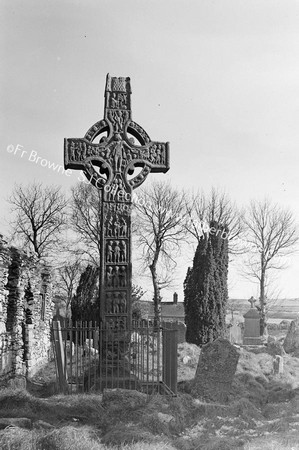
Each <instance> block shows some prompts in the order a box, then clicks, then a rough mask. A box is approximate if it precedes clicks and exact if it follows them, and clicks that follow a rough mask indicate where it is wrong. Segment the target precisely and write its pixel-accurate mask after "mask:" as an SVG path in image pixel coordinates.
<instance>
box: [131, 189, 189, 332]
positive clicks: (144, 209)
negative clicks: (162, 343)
mask: <svg viewBox="0 0 299 450" xmlns="http://www.w3.org/2000/svg"><path fill="white" fill-rule="evenodd" d="M184 217H185V201H184V193H182V192H179V191H177V190H175V189H173V188H172V187H171V185H170V184H169V183H163V182H154V183H152V185H150V186H149V187H147V188H144V189H140V190H139V192H138V197H137V199H136V200H135V201H134V216H133V224H134V230H135V235H136V236H137V242H138V245H139V247H141V249H142V255H143V258H144V267H145V268H149V269H150V272H151V278H152V283H153V288H154V302H155V321H156V324H157V323H158V322H159V321H160V319H161V310H160V301H161V297H160V289H163V288H165V287H167V286H169V284H170V282H171V280H172V278H173V275H172V273H173V269H174V267H175V265H176V260H175V258H176V257H177V256H178V255H179V253H180V247H181V243H182V240H183V239H185V236H186V231H185V227H184Z"/></svg>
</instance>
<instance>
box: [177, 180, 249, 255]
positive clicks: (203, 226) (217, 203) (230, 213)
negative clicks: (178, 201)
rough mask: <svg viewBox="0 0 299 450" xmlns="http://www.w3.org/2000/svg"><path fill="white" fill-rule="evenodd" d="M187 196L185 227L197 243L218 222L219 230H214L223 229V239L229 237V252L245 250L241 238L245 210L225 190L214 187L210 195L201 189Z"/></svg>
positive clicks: (215, 231)
mask: <svg viewBox="0 0 299 450" xmlns="http://www.w3.org/2000/svg"><path fill="white" fill-rule="evenodd" d="M185 198H186V220H185V227H186V230H187V232H188V233H190V234H191V236H193V238H195V239H196V241H197V243H199V241H200V238H201V236H203V235H204V234H205V233H209V232H210V231H211V228H210V227H211V224H212V223H217V224H218V227H219V230H213V232H214V233H217V231H219V232H220V231H221V233H222V237H223V239H228V242H229V252H230V253H233V254H240V253H242V252H243V247H244V245H243V243H242V241H241V240H240V237H241V236H242V233H243V229H244V224H243V212H242V211H240V210H239V209H238V208H237V206H236V204H235V203H234V202H232V200H231V199H230V197H229V196H228V195H227V194H226V193H225V192H222V191H220V190H218V189H216V188H212V189H211V191H210V193H209V194H208V195H207V194H205V193H204V192H203V191H201V192H197V193H196V194H194V193H192V194H191V195H189V196H186V197H185ZM226 230H228V232H227V231H226ZM240 244H241V245H240Z"/></svg>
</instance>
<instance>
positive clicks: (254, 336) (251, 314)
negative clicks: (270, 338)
mask: <svg viewBox="0 0 299 450" xmlns="http://www.w3.org/2000/svg"><path fill="white" fill-rule="evenodd" d="M248 301H249V303H250V309H249V311H247V313H246V314H244V316H243V317H244V337H243V344H244V345H261V344H262V339H261V328H260V322H261V320H260V315H259V312H258V311H257V309H256V308H255V307H254V303H255V302H256V300H255V299H254V298H253V297H251V298H250V299H249V300H248Z"/></svg>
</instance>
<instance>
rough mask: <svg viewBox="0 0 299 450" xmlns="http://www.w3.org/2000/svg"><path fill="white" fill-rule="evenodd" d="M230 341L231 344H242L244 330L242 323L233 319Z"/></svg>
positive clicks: (230, 328)
mask: <svg viewBox="0 0 299 450" xmlns="http://www.w3.org/2000/svg"><path fill="white" fill-rule="evenodd" d="M229 325H230V327H229V341H230V343H231V344H242V330H241V327H240V324H239V323H238V322H237V321H236V320H235V319H232V321H231V323H230V324H229Z"/></svg>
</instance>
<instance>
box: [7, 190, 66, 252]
mask: <svg viewBox="0 0 299 450" xmlns="http://www.w3.org/2000/svg"><path fill="white" fill-rule="evenodd" d="M8 202H9V203H10V205H11V210H12V213H13V216H14V217H13V219H12V221H11V226H12V228H13V238H15V239H16V240H17V241H19V242H20V243H21V244H22V245H23V247H24V248H27V249H31V250H33V251H34V252H35V253H36V255H37V256H38V258H41V257H46V256H49V254H50V253H51V252H53V251H54V249H55V248H57V246H58V244H59V243H60V237H61V232H62V230H63V228H64V226H65V224H66V199H65V197H64V195H63V194H62V193H61V192H60V187H55V186H43V185H42V183H36V182H33V183H31V184H28V185H27V186H23V185H22V184H19V185H15V187H14V189H13V192H12V194H11V196H10V197H9V199H8Z"/></svg>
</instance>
